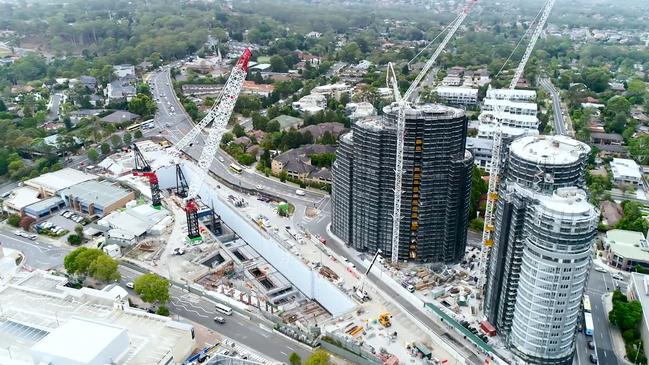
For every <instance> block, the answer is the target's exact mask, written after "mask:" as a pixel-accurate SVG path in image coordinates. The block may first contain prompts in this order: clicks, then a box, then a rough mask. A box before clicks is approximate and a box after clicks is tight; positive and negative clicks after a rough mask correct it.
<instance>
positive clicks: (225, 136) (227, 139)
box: [221, 132, 234, 145]
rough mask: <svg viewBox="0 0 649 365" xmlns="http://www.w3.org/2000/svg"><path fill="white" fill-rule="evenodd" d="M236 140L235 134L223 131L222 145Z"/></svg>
mask: <svg viewBox="0 0 649 365" xmlns="http://www.w3.org/2000/svg"><path fill="white" fill-rule="evenodd" d="M232 141H234V135H233V134H232V133H230V132H225V133H223V136H221V144H222V145H227V144H228V143H230V142H232Z"/></svg>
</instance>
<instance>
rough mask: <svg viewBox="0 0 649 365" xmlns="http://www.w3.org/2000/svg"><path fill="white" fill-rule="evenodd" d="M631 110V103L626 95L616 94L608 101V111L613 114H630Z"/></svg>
mask: <svg viewBox="0 0 649 365" xmlns="http://www.w3.org/2000/svg"><path fill="white" fill-rule="evenodd" d="M630 111H631V103H629V100H627V98H625V97H624V96H615V97H612V98H611V99H609V101H608V102H607V103H606V112H607V113H610V114H612V115H617V114H620V113H621V114H624V115H628V114H629V112H630Z"/></svg>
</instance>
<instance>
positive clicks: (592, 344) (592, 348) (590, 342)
mask: <svg viewBox="0 0 649 365" xmlns="http://www.w3.org/2000/svg"><path fill="white" fill-rule="evenodd" d="M588 348H589V349H591V350H594V349H595V342H593V341H588Z"/></svg>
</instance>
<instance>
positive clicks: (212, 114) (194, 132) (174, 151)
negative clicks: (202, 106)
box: [169, 87, 225, 157]
mask: <svg viewBox="0 0 649 365" xmlns="http://www.w3.org/2000/svg"><path fill="white" fill-rule="evenodd" d="M224 91H225V87H224V88H223V89H222V90H221V94H219V96H218V98H217V99H216V100H215V101H214V104H212V108H210V110H209V111H208V112H207V114H205V116H204V117H203V119H201V121H200V122H198V123H196V124H195V125H194V127H193V128H192V129H191V130H190V131H189V132H187V134H185V135H184V136H183V137H182V138H181V139H180V140H179V141H178V142H176V143H175V144H174V145H173V146H171V147H170V148H169V153H170V154H171V155H173V156H174V157H178V156H180V154H181V153H182V151H183V150H184V149H185V148H186V147H187V146H189V145H190V144H191V143H192V142H193V141H194V140H195V139H196V137H198V135H199V134H200V133H201V131H202V130H203V129H205V127H207V125H208V124H210V122H212V121H213V120H214V118H216V116H217V114H218V107H219V105H220V102H221V99H222V98H223V92H224Z"/></svg>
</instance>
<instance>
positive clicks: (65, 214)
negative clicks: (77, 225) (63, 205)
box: [61, 212, 72, 218]
mask: <svg viewBox="0 0 649 365" xmlns="http://www.w3.org/2000/svg"><path fill="white" fill-rule="evenodd" d="M61 215H62V216H63V218H70V216H71V215H72V213H70V212H63V214H61Z"/></svg>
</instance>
